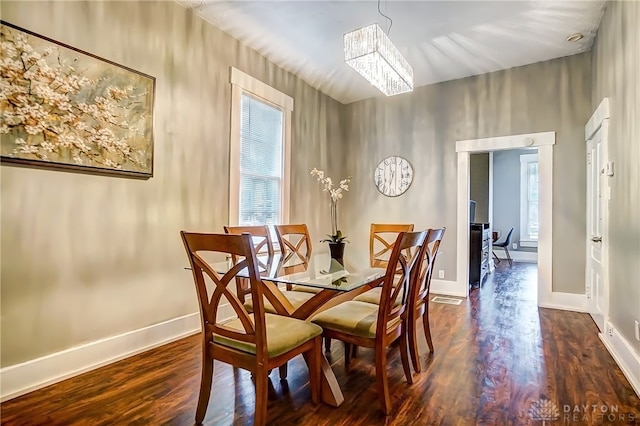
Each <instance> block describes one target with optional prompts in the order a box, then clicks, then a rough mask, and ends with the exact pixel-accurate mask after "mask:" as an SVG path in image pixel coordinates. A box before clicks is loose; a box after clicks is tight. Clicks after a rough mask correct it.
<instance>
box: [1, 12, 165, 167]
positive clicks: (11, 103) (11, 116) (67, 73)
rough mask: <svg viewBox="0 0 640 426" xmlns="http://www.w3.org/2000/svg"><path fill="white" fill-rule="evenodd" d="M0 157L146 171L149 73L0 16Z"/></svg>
mask: <svg viewBox="0 0 640 426" xmlns="http://www.w3.org/2000/svg"><path fill="white" fill-rule="evenodd" d="M0 57H2V58H3V59H2V61H0V111H1V113H0V160H1V161H2V163H3V164H5V163H14V164H21V165H28V166H34V167H53V168H60V169H67V170H74V171H80V172H90V173H100V174H117V175H125V176H130V177H140V178H150V177H152V176H153V106H154V96H155V77H152V76H149V75H147V74H144V73H141V72H139V71H136V70H133V69H131V68H128V67H125V66H123V65H119V64H116V63H115V62H112V61H109V60H107V59H103V58H100V57H98V56H96V55H93V54H91V53H87V52H84V51H82V50H79V49H76V48H74V47H71V46H68V45H66V44H64V43H60V42H58V41H55V40H52V39H50V38H47V37H44V36H41V35H38V34H35V33H33V32H31V31H28V30H25V29H23V28H20V27H17V26H15V25H13V24H10V23H8V22H5V21H1V20H0Z"/></svg>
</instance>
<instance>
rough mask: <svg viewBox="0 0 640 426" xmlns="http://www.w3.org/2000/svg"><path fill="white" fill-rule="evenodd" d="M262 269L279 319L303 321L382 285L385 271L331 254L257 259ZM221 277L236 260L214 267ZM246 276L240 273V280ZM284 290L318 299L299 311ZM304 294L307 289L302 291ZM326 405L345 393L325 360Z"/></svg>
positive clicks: (340, 399) (267, 295)
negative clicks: (292, 288) (288, 288)
mask: <svg viewBox="0 0 640 426" xmlns="http://www.w3.org/2000/svg"><path fill="white" fill-rule="evenodd" d="M257 260H258V268H259V270H260V274H261V277H262V282H263V283H264V289H263V294H264V297H265V298H267V300H269V302H270V303H271V304H272V305H273V308H274V309H275V311H276V312H277V313H278V314H279V315H286V316H289V317H292V318H297V319H301V320H310V319H311V318H312V317H313V316H314V315H315V314H317V313H319V312H321V311H323V310H325V309H328V308H330V307H332V306H336V305H338V304H340V303H342V302H344V301H347V300H351V299H353V298H354V297H356V296H357V295H359V294H361V293H364V292H365V291H368V290H370V289H372V288H374V287H376V286H378V285H380V284H381V283H382V280H383V278H384V275H385V269H383V268H371V267H369V266H368V265H367V266H362V267H357V266H355V267H353V266H351V265H350V264H348V263H347V265H349V266H347V267H345V266H344V265H343V264H341V263H339V262H338V261H336V260H335V259H332V258H331V257H330V255H329V254H328V253H320V254H316V255H313V256H311V257H310V258H309V259H305V258H301V257H297V256H295V255H294V256H291V255H289V256H285V257H283V256H282V255H280V254H278V253H277V254H275V255H274V256H271V257H268V256H260V255H259V256H257ZM212 266H213V267H214V269H215V270H216V272H219V273H225V272H226V271H228V270H229V269H230V268H231V267H232V266H233V261H232V259H228V260H227V261H226V262H217V263H213V264H212ZM242 275H245V276H246V273H244V274H243V273H242V272H240V273H239V274H238V276H240V277H241V276H242ZM282 286H301V287H308V288H310V289H316V290H315V291H314V293H313V294H314V295H313V296H312V297H311V298H310V299H309V300H307V301H306V302H304V303H303V304H302V305H300V306H298V307H295V306H293V305H292V304H291V302H289V300H288V299H287V298H286V296H285V295H284V294H283V293H282V288H281V287H282ZM298 290H301V291H304V289H298ZM321 376H322V387H321V390H322V394H321V395H322V401H323V402H324V403H326V404H329V405H332V406H334V407H338V406H340V404H342V402H343V401H344V397H343V395H342V391H341V390H340V386H339V385H338V382H337V380H336V377H335V375H334V373H333V371H332V370H331V365H330V364H329V362H328V361H327V359H326V357H325V356H324V354H323V356H322V374H321Z"/></svg>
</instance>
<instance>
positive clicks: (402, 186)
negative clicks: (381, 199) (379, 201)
mask: <svg viewBox="0 0 640 426" xmlns="http://www.w3.org/2000/svg"><path fill="white" fill-rule="evenodd" d="M373 179H374V182H375V184H376V187H377V188H378V191H380V192H381V193H382V194H384V195H386V196H387V197H397V196H398V195H402V194H404V193H405V192H406V191H407V189H409V186H411V181H412V180H413V167H411V164H409V162H408V161H407V160H405V159H404V158H402V157H398V156H395V155H394V156H391V157H388V158H385V159H384V160H382V161H381V162H380V164H378V167H377V168H376V171H375V173H374V175H373Z"/></svg>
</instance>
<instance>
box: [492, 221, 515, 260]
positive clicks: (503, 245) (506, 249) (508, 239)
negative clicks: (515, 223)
mask: <svg viewBox="0 0 640 426" xmlns="http://www.w3.org/2000/svg"><path fill="white" fill-rule="evenodd" d="M511 234H513V228H511V229H510V230H509V232H508V233H507V236H506V238H505V239H504V240H502V241H498V242H495V243H493V248H496V247H500V248H502V249H504V252H505V254H506V255H507V261H508V262H509V267H511V265H513V259H511V255H510V254H509V244H511ZM493 257H494V258H495V260H496V263H500V258H499V257H498V255H496V253H495V252H493Z"/></svg>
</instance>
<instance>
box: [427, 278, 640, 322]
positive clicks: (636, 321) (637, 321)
mask: <svg viewBox="0 0 640 426" xmlns="http://www.w3.org/2000/svg"><path fill="white" fill-rule="evenodd" d="M438 278H444V269H440V270H438ZM637 324H638V321H636V325H637Z"/></svg>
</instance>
